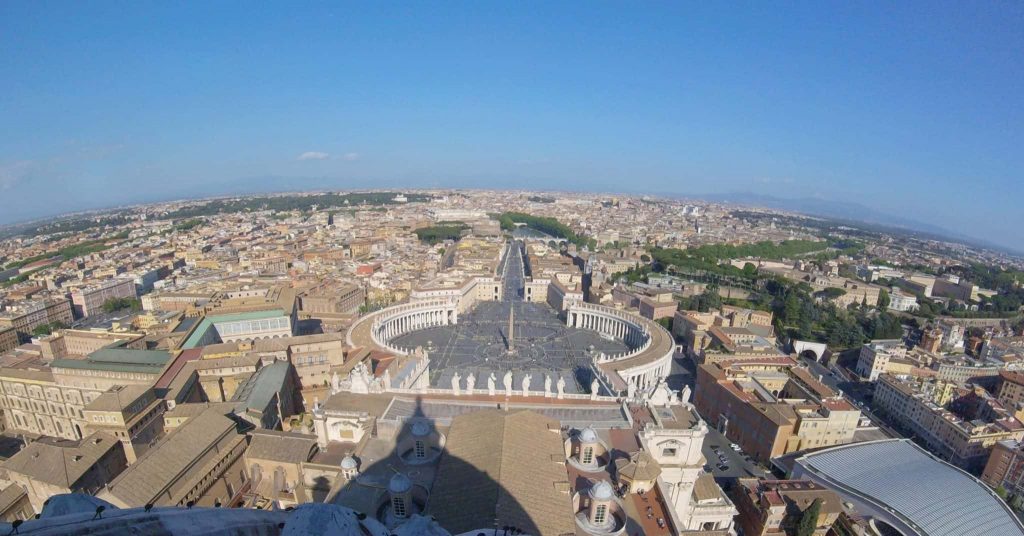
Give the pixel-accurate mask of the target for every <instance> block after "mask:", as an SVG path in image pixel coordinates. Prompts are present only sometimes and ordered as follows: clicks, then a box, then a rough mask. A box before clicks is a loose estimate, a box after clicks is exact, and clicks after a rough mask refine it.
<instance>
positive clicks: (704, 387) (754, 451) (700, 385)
mask: <svg viewBox="0 0 1024 536" xmlns="http://www.w3.org/2000/svg"><path fill="white" fill-rule="evenodd" d="M694 392H695V398H694V404H695V405H696V407H697V410H698V411H700V413H701V415H704V416H706V417H707V420H708V423H709V424H711V425H712V426H715V427H716V428H718V430H719V431H720V432H722V433H724V434H725V436H726V437H727V438H729V440H731V441H734V442H736V443H738V444H739V445H740V446H741V447H742V448H743V450H744V452H747V453H748V454H750V455H751V456H753V457H754V458H756V459H758V460H760V461H763V462H767V461H768V460H770V459H771V458H774V457H776V456H780V455H783V454H787V453H790V452H795V451H798V450H804V449H808V448H818V447H826V446H831V445H841V444H845V443H849V442H851V441H853V434H854V433H855V432H856V430H857V424H858V422H859V420H860V411H859V410H857V408H855V407H854V406H852V405H851V404H850V403H849V402H847V401H846V400H845V399H843V398H842V397H841V396H840V395H839V394H838V393H836V392H834V391H832V389H830V388H829V387H828V386H826V385H824V384H822V383H821V382H819V381H818V380H816V379H815V378H814V377H813V376H812V375H811V374H810V373H808V372H807V371H806V370H805V369H803V368H801V367H798V366H796V363H795V362H794V361H793V360H792V359H790V358H788V357H785V358H775V359H751V360H748V361H742V360H740V361H731V362H722V363H705V364H703V365H700V366H699V367H698V368H697V384H696V388H695V390H694Z"/></svg>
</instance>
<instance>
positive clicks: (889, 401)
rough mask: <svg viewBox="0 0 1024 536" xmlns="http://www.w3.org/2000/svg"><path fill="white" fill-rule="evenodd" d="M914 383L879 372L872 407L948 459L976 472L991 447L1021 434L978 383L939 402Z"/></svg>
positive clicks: (1014, 421)
mask: <svg viewBox="0 0 1024 536" xmlns="http://www.w3.org/2000/svg"><path fill="white" fill-rule="evenodd" d="M920 385H921V384H919V383H915V382H913V381H912V380H909V379H906V378H902V377H899V376H896V375H892V374H883V375H881V376H879V379H878V384H877V386H876V387H875V395H874V399H873V406H874V408H875V409H876V410H878V412H880V413H881V414H882V415H884V416H886V417H888V418H889V419H891V420H892V421H893V422H895V423H897V424H899V425H900V426H901V427H903V428H905V429H907V430H910V431H911V432H912V433H913V434H915V435H916V436H917V437H919V438H920V439H921V440H922V441H924V443H925V445H926V447H927V448H928V450H929V451H931V452H932V453H934V454H935V455H936V456H938V457H940V458H942V459H944V460H947V461H948V462H949V463H951V464H953V465H957V466H959V467H962V468H964V469H967V470H969V471H974V472H980V471H981V469H982V468H983V467H984V466H985V462H986V461H987V460H988V455H989V450H990V449H991V448H992V446H993V445H995V444H996V443H997V442H999V441H1003V440H1006V439H1014V440H1020V439H1021V438H1022V437H1024V424H1021V422H1020V421H1018V420H1017V418H1016V417H1014V416H1013V414H1012V413H1011V412H1009V411H1007V410H1006V409H1005V408H1004V407H1003V405H1002V404H1000V403H999V401H998V400H996V399H995V398H993V397H992V396H991V395H989V394H988V392H986V391H985V390H984V389H982V388H981V387H974V388H973V389H971V390H970V391H967V392H966V394H962V395H960V396H954V397H953V398H952V400H950V401H949V402H948V403H947V404H946V405H945V406H942V405H939V404H937V403H936V401H935V397H934V395H933V393H931V392H929V391H928V390H926V389H923V388H921V386H920Z"/></svg>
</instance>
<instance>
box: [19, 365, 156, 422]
mask: <svg viewBox="0 0 1024 536" xmlns="http://www.w3.org/2000/svg"><path fill="white" fill-rule="evenodd" d="M169 360H170V354H168V353H166V352H160V351H146V350H124V349H117V348H106V349H103V350H101V351H99V352H94V353H93V354H90V355H89V356H86V357H85V358H84V359H56V360H54V361H52V362H49V363H48V362H46V361H44V360H43V359H42V358H41V356H36V357H30V358H21V359H18V360H14V361H5V362H3V364H2V366H0V409H2V410H3V418H4V423H5V425H6V427H7V428H8V429H12V430H19V431H24V432H29V433H33V434H41V435H48V436H53V437H61V438H66V439H80V438H82V437H83V436H84V435H86V433H85V430H86V429H87V426H88V421H87V420H86V416H85V408H86V406H87V405H88V404H90V403H91V402H93V401H94V400H96V398H97V397H99V396H100V395H101V394H103V392H104V391H106V390H108V389H110V388H112V387H115V386H122V385H136V384H142V385H152V384H153V383H154V382H155V381H156V380H157V379H158V378H159V376H160V374H161V372H162V371H163V367H164V365H165V364H166V363H167V362H168V361H169Z"/></svg>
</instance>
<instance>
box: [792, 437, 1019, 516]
mask: <svg viewBox="0 0 1024 536" xmlns="http://www.w3.org/2000/svg"><path fill="white" fill-rule="evenodd" d="M797 463H798V464H800V465H802V466H803V467H804V468H806V469H808V470H809V471H810V472H812V473H814V474H816V475H818V476H821V477H823V478H825V479H827V480H828V481H831V482H832V483H834V484H836V485H837V486H836V487H837V488H839V491H853V492H854V493H856V494H859V495H862V496H866V497H867V498H869V499H871V500H873V501H874V502H876V503H881V504H883V505H885V506H888V507H889V508H890V509H892V510H893V511H894V512H895V513H896V514H897V515H898V516H900V517H902V518H903V520H904V521H905V522H907V521H909V522H910V523H911V524H912V525H914V526H916V527H917V528H918V529H919V531H920V532H921V533H922V534H927V535H928V536H969V535H977V534H999V535H1001V536H1012V535H1015V534H1016V535H1024V526H1022V525H1021V523H1020V521H1018V520H1017V518H1016V517H1015V516H1014V515H1013V514H1012V513H1011V512H1010V510H1009V508H1008V507H1007V506H1006V504H1005V503H1003V502H1002V501H1001V500H1000V499H999V498H998V496H996V495H995V493H993V492H992V490H990V489H989V488H988V487H987V486H986V485H985V484H983V483H982V482H981V481H979V480H978V479H976V478H974V477H972V476H970V475H968V474H967V473H965V472H963V471H961V470H959V469H957V468H956V467H953V466H952V465H950V464H948V463H946V462H943V461H941V460H938V459H937V458H934V457H933V456H932V455H930V454H928V453H927V452H925V451H924V450H923V449H921V448H920V447H918V446H917V445H915V444H914V443H911V442H910V441H908V440H905V439H894V440H885V441H873V442H868V443H857V444H854V445H847V446H842V447H836V448H832V449H827V450H823V451H819V452H815V453H812V454H808V455H806V456H803V457H801V458H799V459H798V460H797ZM842 488H846V489H845V490H844V489H842Z"/></svg>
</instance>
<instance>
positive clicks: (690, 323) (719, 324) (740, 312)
mask: <svg viewBox="0 0 1024 536" xmlns="http://www.w3.org/2000/svg"><path fill="white" fill-rule="evenodd" d="M672 334H673V335H675V336H676V337H677V338H680V339H683V341H684V346H685V347H686V349H687V352H688V353H689V354H690V355H691V356H692V357H694V358H696V359H697V361H699V362H704V361H705V358H706V353H707V350H708V348H709V347H711V346H712V344H715V343H717V344H716V347H717V348H716V351H717V352H718V353H725V354H734V355H733V357H758V356H765V357H770V356H777V355H779V352H778V350H777V349H775V329H774V328H773V327H772V314H771V313H770V312H766V311H754V310H751V309H743V308H741V307H732V306H728V305H726V306H722V308H721V309H720V310H718V311H711V312H707V313H702V312H699V311H685V310H683V311H676V312H675V314H674V315H673V320H672ZM713 360H715V361H717V360H719V359H713Z"/></svg>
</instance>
